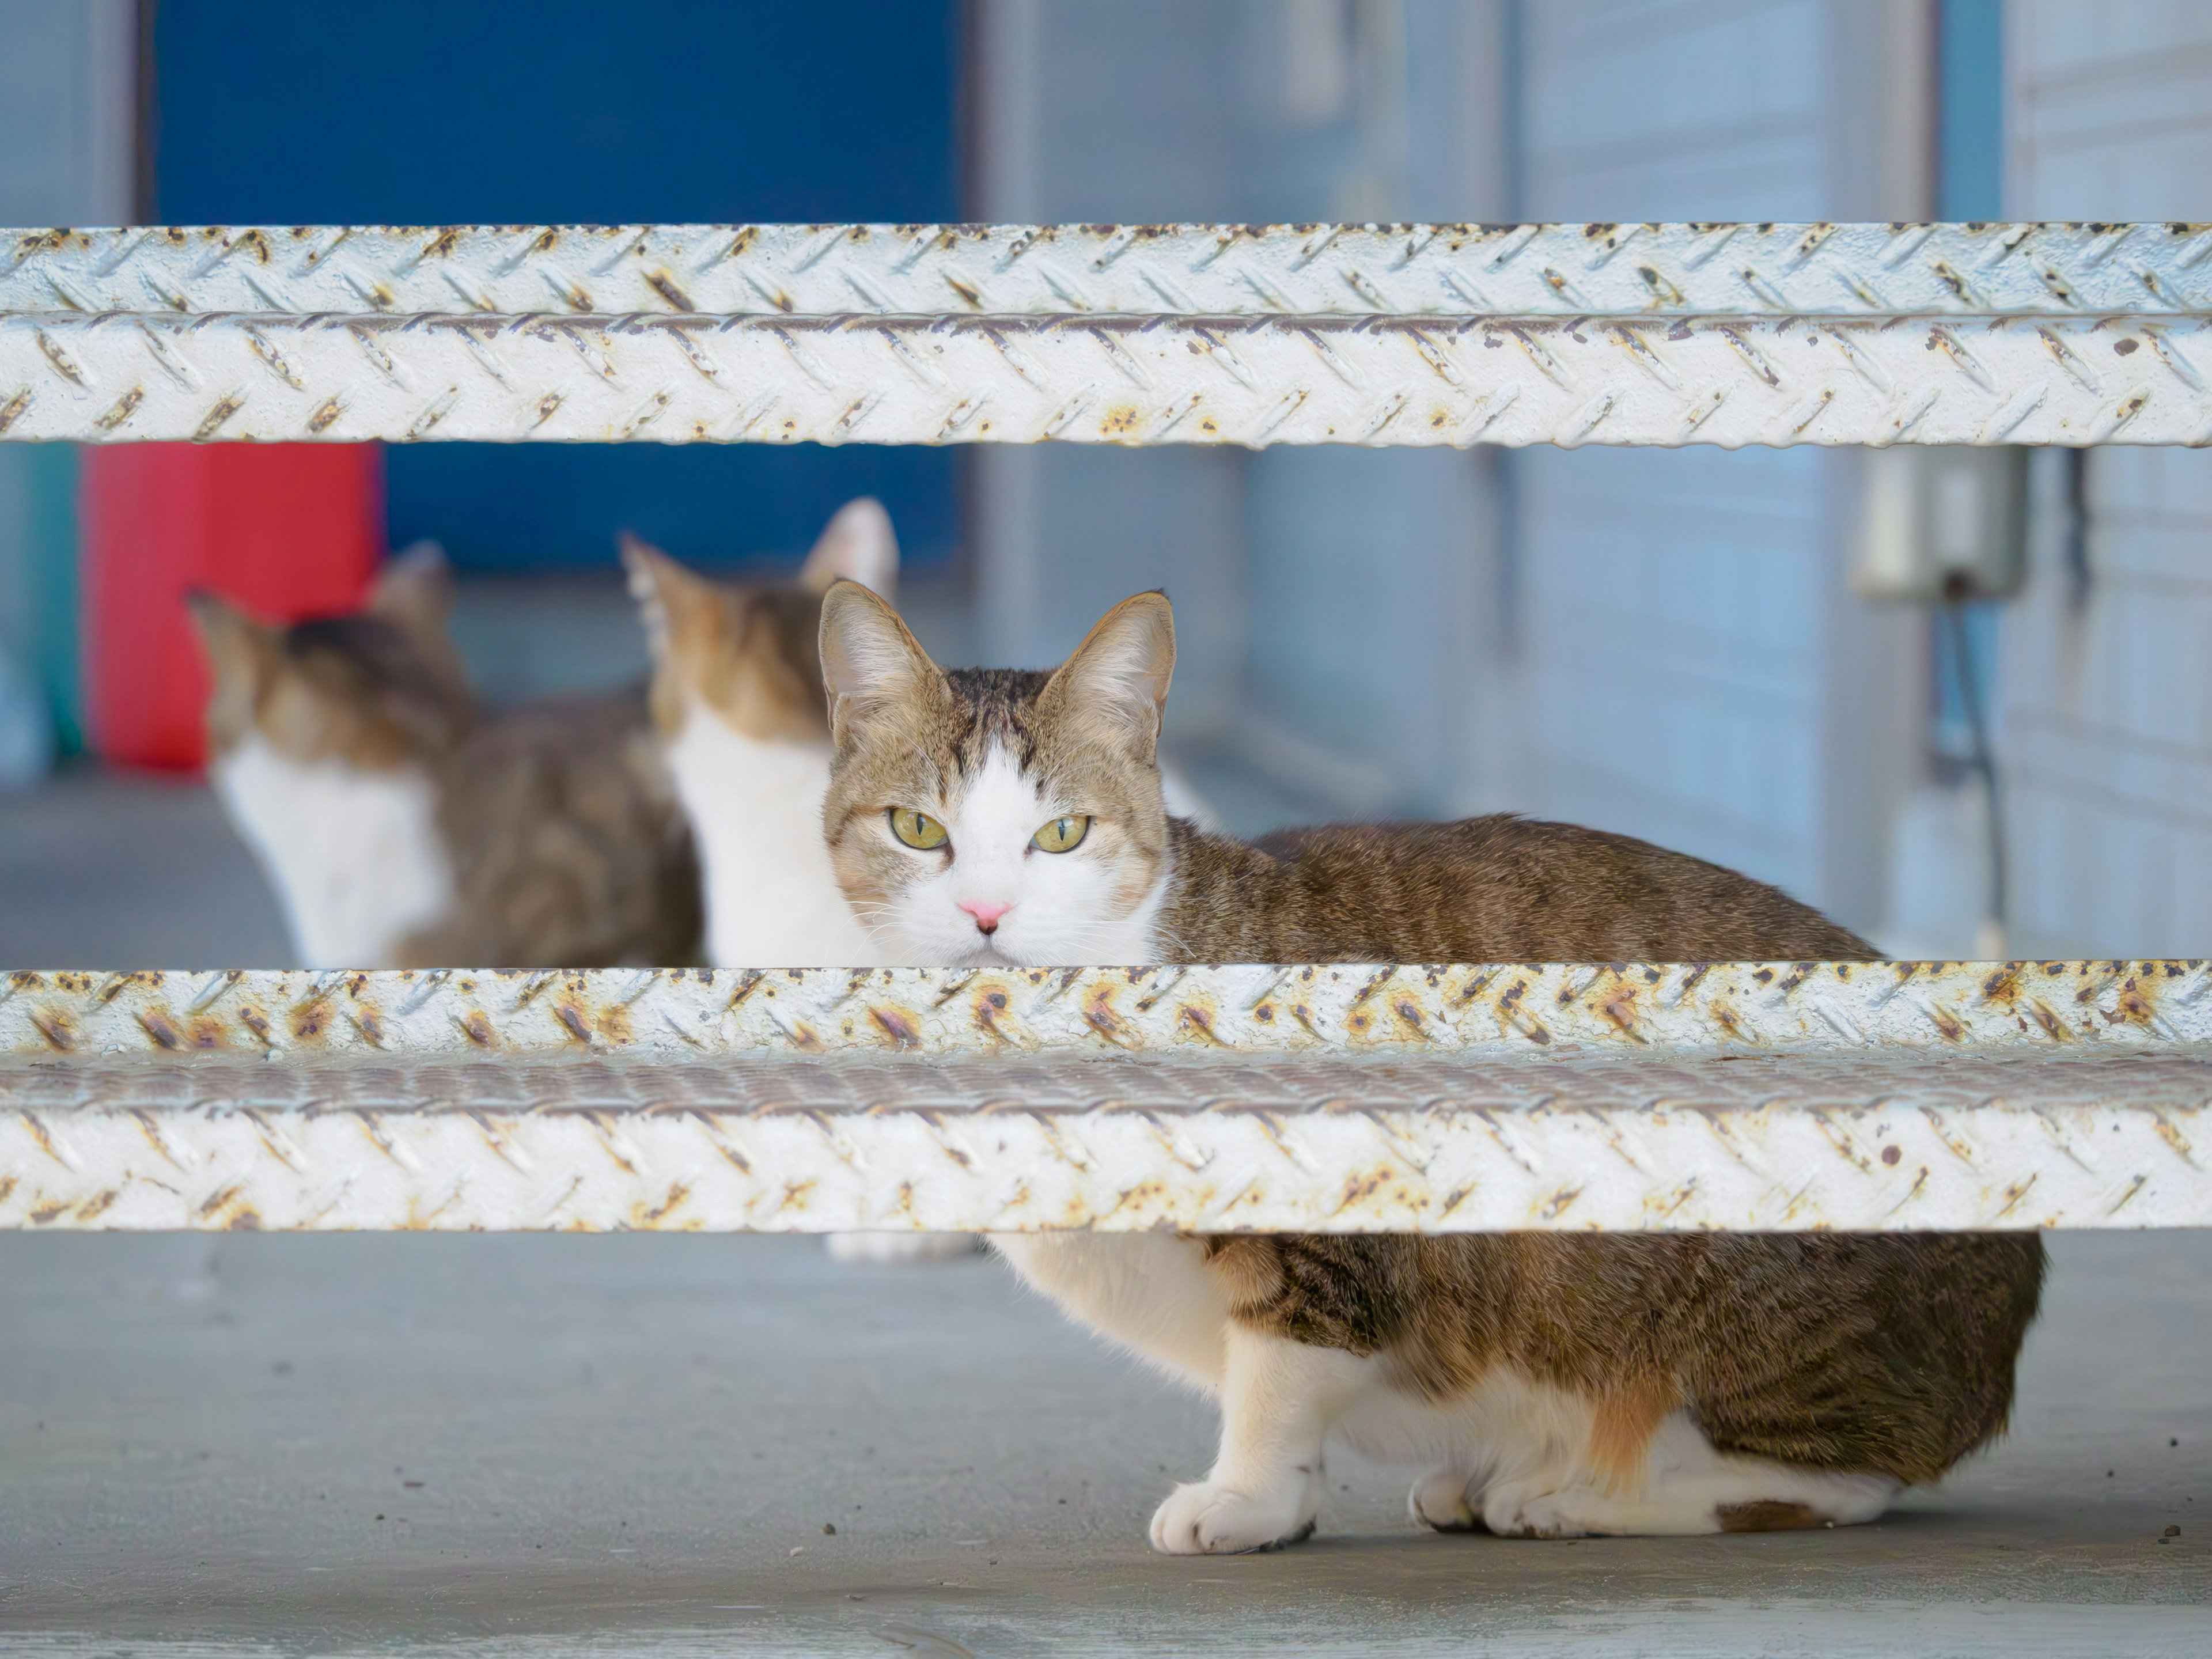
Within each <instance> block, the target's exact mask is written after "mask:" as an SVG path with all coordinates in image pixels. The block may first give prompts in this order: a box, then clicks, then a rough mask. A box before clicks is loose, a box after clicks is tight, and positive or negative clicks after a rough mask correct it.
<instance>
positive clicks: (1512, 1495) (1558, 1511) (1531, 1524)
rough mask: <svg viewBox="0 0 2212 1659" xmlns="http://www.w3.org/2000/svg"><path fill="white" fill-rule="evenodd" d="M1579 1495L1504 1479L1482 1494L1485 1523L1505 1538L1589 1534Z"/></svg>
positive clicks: (1529, 1482)
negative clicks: (1578, 1499) (1578, 1501)
mask: <svg viewBox="0 0 2212 1659" xmlns="http://www.w3.org/2000/svg"><path fill="white" fill-rule="evenodd" d="M1579 1496H1580V1494H1578V1493H1577V1492H1573V1491H1566V1492H1561V1491H1558V1490H1546V1489H1545V1488H1544V1487H1542V1486H1538V1485H1536V1484H1535V1483H1534V1482H1532V1481H1526V1480H1506V1481H1501V1482H1500V1483H1499V1484H1498V1485H1497V1486H1492V1487H1491V1488H1490V1490H1489V1491H1487V1492H1484V1493H1483V1495H1482V1522H1483V1524H1484V1525H1485V1526H1486V1527H1488V1528H1490V1530H1491V1531H1492V1532H1494V1533H1496V1534H1498V1536H1499V1537H1501V1538H1583V1537H1587V1536H1588V1535H1589V1532H1590V1526H1589V1516H1588V1515H1587V1513H1586V1512H1585V1510H1584V1506H1583V1505H1582V1504H1578V1503H1577V1501H1576V1500H1577V1498H1578V1497H1579Z"/></svg>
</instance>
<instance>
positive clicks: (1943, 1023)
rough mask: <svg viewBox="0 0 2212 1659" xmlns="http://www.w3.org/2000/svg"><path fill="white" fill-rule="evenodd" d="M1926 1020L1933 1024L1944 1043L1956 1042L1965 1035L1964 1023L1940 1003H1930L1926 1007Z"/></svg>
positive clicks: (1961, 1039)
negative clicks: (1941, 1035) (1940, 1033)
mask: <svg viewBox="0 0 2212 1659" xmlns="http://www.w3.org/2000/svg"><path fill="white" fill-rule="evenodd" d="M1928 1018H1929V1019H1931V1020H1933V1021H1934V1022H1935V1024H1936V1030H1939V1031H1941V1032H1942V1034H1943V1040H1944V1041H1945V1042H1961V1041H1963V1040H1964V1039H1965V1037H1966V1024H1965V1023H1964V1022H1963V1021H1961V1020H1960V1018H1959V1017H1958V1016H1957V1015H1956V1014H1954V1013H1953V1012H1951V1011H1950V1010H1949V1009H1948V1008H1946V1007H1945V1006H1943V1005H1942V1003H1940V1002H1931V1003H1929V1005H1928Z"/></svg>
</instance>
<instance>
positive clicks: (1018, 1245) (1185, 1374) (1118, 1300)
mask: <svg viewBox="0 0 2212 1659" xmlns="http://www.w3.org/2000/svg"><path fill="white" fill-rule="evenodd" d="M988 1237H989V1243H990V1244H991V1246H992V1248H993V1249H995V1250H997V1251H998V1253H999V1254H1000V1255H1002V1256H1004V1257H1005V1258H1006V1261H1007V1263H1008V1265H1009V1266H1011V1267H1012V1268H1013V1270H1014V1271H1015V1272H1016V1273H1019V1274H1020V1275H1021V1276H1022V1278H1023V1279H1024V1280H1025V1281H1026V1282H1027V1283H1029V1284H1030V1285H1034V1286H1035V1287H1036V1289H1038V1290H1040V1291H1043V1292H1044V1293H1045V1294H1046V1295H1047V1296H1048V1297H1051V1298H1052V1299H1053V1300H1054V1302H1056V1303H1058V1304H1060V1307H1061V1308H1062V1309H1063V1310H1066V1312H1067V1313H1069V1314H1072V1315H1073V1316H1074V1317H1076V1318H1077V1319H1079V1320H1081V1321H1082V1322H1084V1323H1085V1324H1086V1325H1089V1326H1090V1327H1091V1328H1092V1329H1093V1330H1095V1331H1097V1332H1099V1333H1100V1334H1103V1336H1105V1337H1106V1338H1108V1339H1109V1340H1111V1341H1113V1342H1115V1343H1117V1344H1119V1345H1120V1346H1122V1347H1125V1348H1127V1350H1128V1351H1129V1352H1132V1353H1133V1354H1135V1355H1137V1356H1138V1357H1139V1358H1142V1359H1145V1360H1146V1361H1149V1362H1150V1363H1151V1364H1154V1365H1157V1366H1158V1367H1159V1368H1160V1369H1161V1370H1164V1371H1166V1372H1168V1373H1169V1374H1170V1375H1171V1376H1177V1377H1180V1378H1182V1380H1184V1381H1185V1382H1188V1383H1194V1384H1195V1385H1197V1386H1198V1387H1200V1388H1201V1389H1206V1390H1208V1391H1209V1392H1211V1391H1212V1390H1214V1389H1218V1388H1219V1387H1220V1386H1221V1377H1222V1372H1223V1369H1224V1365H1225V1360H1224V1357H1223V1346H1222V1345H1223V1341H1224V1340H1225V1333H1226V1332H1227V1330H1228V1327H1229V1303H1228V1300H1227V1298H1226V1297H1225V1296H1224V1295H1223V1294H1222V1290H1221V1285H1220V1283H1219V1281H1218V1280H1217V1279H1215V1278H1214V1277H1213V1276H1212V1274H1211V1273H1208V1272H1207V1271H1206V1264H1205V1260H1204V1258H1203V1256H1202V1255H1200V1249H1199V1246H1198V1244H1197V1243H1195V1242H1194V1241H1193V1240H1191V1239H1188V1238H1182V1237H1176V1236H1174V1235H1172V1234H1168V1233H1092V1232H1065V1233H994V1234H991V1235H989V1236H988Z"/></svg>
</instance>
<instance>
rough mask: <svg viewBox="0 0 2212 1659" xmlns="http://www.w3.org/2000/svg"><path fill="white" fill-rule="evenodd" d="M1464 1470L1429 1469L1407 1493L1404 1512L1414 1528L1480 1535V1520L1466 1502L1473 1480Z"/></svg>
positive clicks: (1470, 1504)
mask: <svg viewBox="0 0 2212 1659" xmlns="http://www.w3.org/2000/svg"><path fill="white" fill-rule="evenodd" d="M1472 1479H1473V1477H1472V1476H1470V1475H1469V1474H1468V1472H1467V1471H1466V1470H1465V1469H1455V1468H1441V1469H1431V1470H1430V1471H1429V1472H1428V1473H1427V1474H1425V1475H1423V1476H1422V1477H1421V1478H1420V1479H1419V1480H1416V1481H1415V1482H1413V1491H1411V1492H1407V1494H1406V1511H1407V1514H1409V1515H1411V1516H1413V1520H1414V1522H1415V1524H1417V1525H1419V1526H1424V1527H1432V1528H1435V1529H1436V1530H1437V1531H1438V1532H1480V1531H1481V1530H1482V1526H1483V1523H1482V1521H1481V1519H1480V1517H1479V1516H1476V1514H1475V1512H1474V1504H1472V1503H1471V1502H1470V1501H1469V1500H1468V1484H1469V1482H1470V1481H1471V1480H1472Z"/></svg>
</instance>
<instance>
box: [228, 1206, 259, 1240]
mask: <svg viewBox="0 0 2212 1659" xmlns="http://www.w3.org/2000/svg"><path fill="white" fill-rule="evenodd" d="M228 1228H229V1231H232V1232H234V1233H258V1232H259V1231H261V1216H260V1212H258V1211H256V1210H253V1209H252V1208H250V1207H247V1206H244V1205H241V1206H240V1207H239V1208H238V1209H237V1210H236V1211H235V1212H233V1213H232V1215H231V1218H230V1220H229V1222H228Z"/></svg>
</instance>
